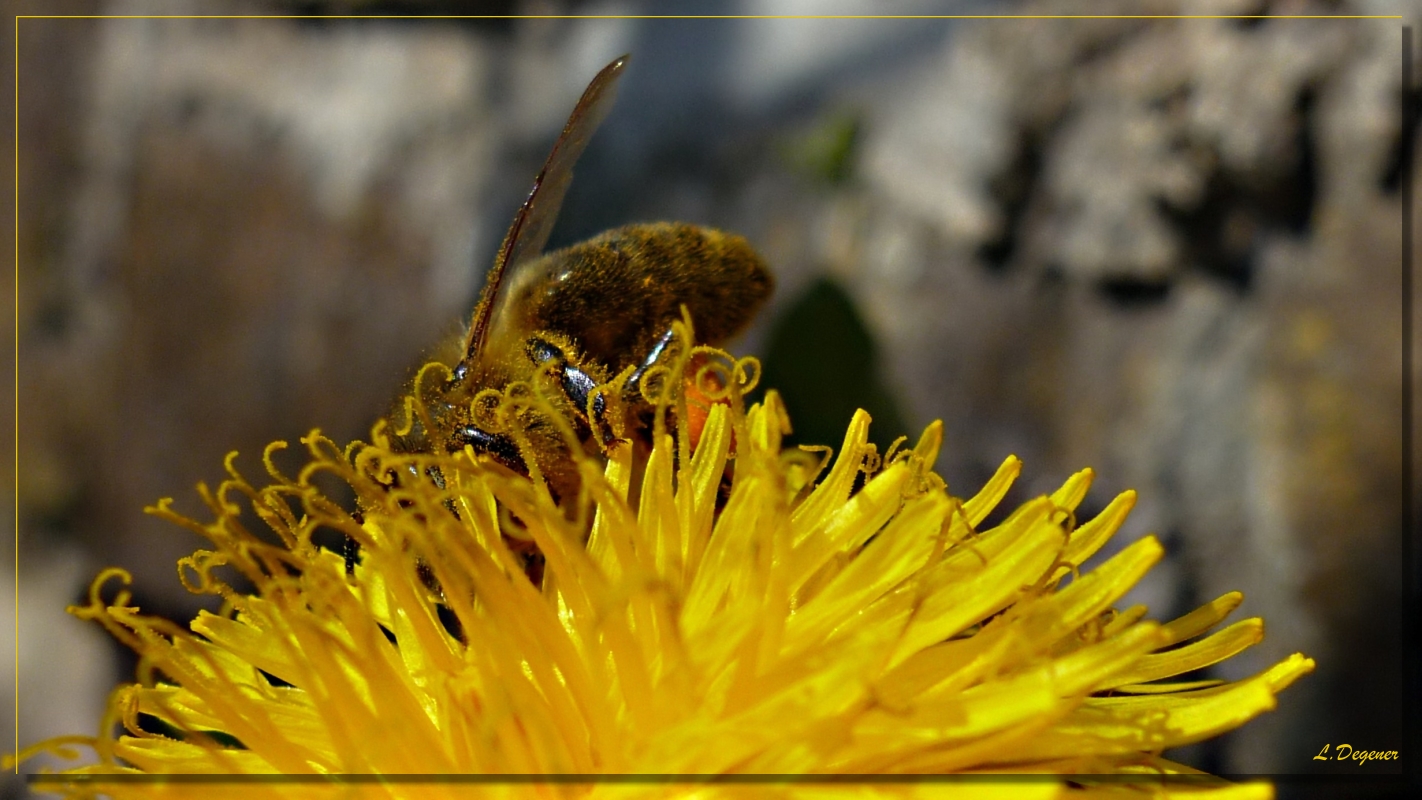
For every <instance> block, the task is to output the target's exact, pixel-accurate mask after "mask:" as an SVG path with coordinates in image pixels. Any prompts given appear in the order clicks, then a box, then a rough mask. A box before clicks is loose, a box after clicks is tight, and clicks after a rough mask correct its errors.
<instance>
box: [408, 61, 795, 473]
mask: <svg viewBox="0 0 1422 800" xmlns="http://www.w3.org/2000/svg"><path fill="white" fill-rule="evenodd" d="M627 61H628V57H627V56H622V57H621V58H618V59H616V60H615V61H613V62H612V63H611V64H608V65H607V66H606V67H604V68H603V69H602V71H601V72H599V73H598V74H597V76H596V77H595V78H593V80H592V82H591V83H590V84H589V85H588V88H587V89H586V90H585V91H584V92H583V95H582V97H581V99H579V101H578V103H577V105H576V106H575V107H574V108H573V112H572V114H571V115H570V116H569V117H568V122H567V124H566V125H565V126H564V128H563V132H562V134H561V135H560V136H559V137H558V140H557V142H556V143H555V144H554V145H553V150H552V152H551V153H550V154H549V155H548V159H547V161H545V162H544V164H543V168H542V170H541V171H540V172H539V173H538V176H537V178H535V180H534V183H533V190H532V191H531V192H530V193H529V195H528V199H527V200H525V201H524V203H523V205H522V207H520V208H519V210H518V212H517V213H516V214H515V216H514V219H513V224H512V225H510V226H509V231H508V233H507V234H506V235H505V237H504V240H503V243H502V245H501V246H500V248H499V252H498V255H497V257H496V259H495V261H494V264H493V267H492V268H491V269H490V270H489V273H488V276H487V278H486V282H485V285H484V288H483V291H482V292H481V294H480V296H479V301H478V304H477V305H476V306H475V308H474V312H473V316H472V318H471V320H470V324H469V328H468V331H467V332H466V333H465V334H464V335H463V336H461V337H460V338H459V339H458V340H457V343H453V346H450V345H447V346H446V348H445V352H444V358H443V359H442V360H443V363H444V364H445V365H446V366H447V367H448V368H449V372H448V376H447V378H445V379H443V380H441V381H436V382H435V383H436V384H437V385H433V386H422V385H421V381H420V379H419V378H417V379H416V385H415V387H414V389H413V391H412V393H411V396H413V397H414V398H415V401H416V402H415V403H414V404H413V405H414V406H415V411H416V412H417V413H414V414H413V416H412V417H411V418H410V419H408V420H407V422H406V425H405V426H403V430H401V432H400V435H397V436H395V437H394V438H393V439H392V446H393V447H394V448H395V449H396V450H397V451H402V452H413V453H418V452H430V453H434V452H457V451H461V450H463V449H464V448H465V447H466V446H468V447H471V448H472V449H473V450H474V452H475V453H476V454H481V455H484V456H487V457H489V458H491V459H492V460H494V461H496V462H498V463H501V464H503V465H504V466H505V467H507V468H509V469H512V470H515V471H517V472H522V473H524V474H529V473H531V472H532V471H533V470H535V469H536V470H537V472H538V474H539V475H541V476H542V477H543V479H544V480H545V481H546V483H547V485H548V486H549V488H550V490H551V491H552V492H553V493H554V494H555V496H563V497H567V496H569V495H570V494H571V493H573V492H576V490H577V486H578V477H577V469H576V464H575V462H574V460H573V458H572V455H573V454H572V452H571V448H572V446H574V445H572V444H570V443H569V441H568V440H569V437H568V436H567V435H566V433H565V432H566V431H567V430H569V429H571V430H572V431H574V432H575V438H576V439H577V446H581V447H582V448H583V449H584V451H585V452H588V453H590V454H595V453H597V452H598V451H599V450H601V451H604V452H605V451H607V450H608V449H609V448H611V447H612V446H614V445H616V444H617V443H618V442H620V441H625V439H624V438H623V437H622V436H619V435H618V433H619V431H620V432H622V433H624V434H628V435H637V434H638V433H639V426H640V433H641V434H645V427H646V425H647V424H648V422H647V420H649V419H650V415H649V414H648V413H647V412H649V410H650V409H649V402H648V401H647V400H646V399H645V396H644V394H643V393H642V392H641V391H640V387H639V382H640V381H641V380H642V378H643V377H644V376H645V375H646V374H647V372H648V370H651V369H652V368H653V367H655V366H657V365H658V364H659V363H662V362H663V361H664V360H665V359H667V357H668V354H669V353H670V352H671V351H672V350H673V349H674V347H676V346H686V345H696V344H708V345H715V344H718V343H720V342H723V341H725V340H726V339H728V338H730V337H731V336H734V335H735V334H737V333H738V332H740V331H741V330H742V329H743V328H744V327H745V326H746V325H747V324H748V323H749V322H750V320H751V319H752V317H753V316H754V315H755V313H756V312H757V310H758V309H759V308H760V307H761V306H762V305H763V304H764V303H765V301H766V298H767V297H769V295H770V292H771V290H772V288H773V284H774V280H773V278H772V277H771V274H770V271H769V269H768V268H767V267H766V264H765V262H764V261H763V260H762V259H761V258H760V256H759V255H758V254H757V253H756V252H755V250H754V249H752V247H751V246H750V244H749V243H747V242H746V240H745V239H743V238H741V237H740V236H736V235H733V234H729V233H723V232H721V231H718V230H713V229H711V228H703V227H700V226H696V225H689V224H685V223H674V222H658V223H649V224H634V225H627V226H624V227H621V228H617V229H615V230H611V231H608V232H606V233H603V234H601V235H599V236H597V237H594V238H592V239H590V240H588V241H585V242H582V243H580V244H576V245H573V246H571V247H568V248H565V249H562V250H557V251H555V252H552V253H548V254H545V255H540V253H541V251H542V249H543V246H544V245H545V244H546V243H547V240H548V235H549V233H550V232H551V230H552V227H553V223H554V221H555V219H556V218H557V215H558V210H559V207H560V206H561V205H562V202H563V198H564V195H565V194H566V193H567V189H568V185H569V183H570V181H571V179H572V168H573V165H574V164H575V163H576V161H577V160H578V157H579V156H580V155H581V154H582V152H583V150H584V149H585V147H586V146H587V142H588V140H589V139H590V138H591V137H592V135H593V133H594V131H595V130H596V129H597V127H598V125H599V124H600V123H601V122H602V119H603V118H604V117H605V116H606V115H607V112H608V109H609V108H610V107H611V105H612V102H613V98H614V95H615V89H616V85H617V81H618V79H619V78H620V77H621V76H622V73H623V71H624V69H625V68H626V65H627ZM683 308H685V309H686V312H687V313H688V314H689V315H690V317H691V320H692V323H693V329H694V331H695V336H696V339H697V341H696V342H690V343H687V342H682V343H675V342H674V339H675V333H674V331H673V323H674V322H675V321H677V320H680V319H681V315H682V309H683ZM540 377H543V379H544V380H545V381H547V382H548V383H551V384H552V385H553V386H554V391H553V392H551V394H552V395H553V397H552V400H553V403H552V407H553V411H552V413H553V414H556V415H557V416H558V417H559V419H553V418H551V417H552V415H551V414H550V413H548V412H547V411H543V412H536V411H530V412H528V413H527V414H525V415H523V417H522V418H521V419H520V420H519V424H518V426H517V428H518V430H517V431H514V430H507V429H506V430H498V429H496V426H493V425H489V424H487V423H486V422H485V421H483V418H480V417H479V415H478V413H477V411H478V407H479V403H478V402H477V401H478V398H479V396H480V395H481V393H485V392H487V390H490V389H493V390H501V389H503V388H504V387H506V386H508V385H509V384H510V383H511V382H513V381H524V382H528V383H530V384H532V383H533V381H535V380H537V379H539V378H540ZM611 387H615V388H616V390H617V391H616V400H617V402H615V403H613V402H610V401H609V391H610V388H611ZM614 407H615V410H614ZM395 416H397V415H395V414H392V421H393V418H394V417H395ZM614 416H615V417H616V418H614ZM564 423H566V424H564ZM391 427H392V429H399V428H401V426H391Z"/></svg>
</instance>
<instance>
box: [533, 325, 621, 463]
mask: <svg viewBox="0 0 1422 800" xmlns="http://www.w3.org/2000/svg"><path fill="white" fill-rule="evenodd" d="M526 347H527V350H528V357H529V358H531V359H533V363H534V364H537V365H538V366H540V367H541V366H543V365H544V364H548V363H552V364H553V372H554V374H556V375H557V376H558V382H559V385H561V386H562V388H563V394H565V395H567V397H568V400H569V401H571V402H572V404H573V407H574V408H576V409H578V410H579V411H581V412H583V413H584V414H585V415H588V416H589V417H590V420H589V421H590V422H591V423H593V424H594V425H595V427H596V429H597V431H598V435H599V438H601V439H602V445H603V447H611V446H612V443H613V442H615V441H617V437H616V436H614V435H613V434H612V428H611V427H610V426H609V425H608V424H607V398H605V397H603V396H602V395H601V394H593V390H594V389H596V388H597V381H595V380H593V379H592V376H591V375H588V374H587V373H586V372H583V371H582V370H581V369H580V368H578V367H577V366H576V365H574V364H572V363H571V362H569V360H568V354H567V353H564V352H563V350H562V348H560V347H558V346H557V345H555V344H553V343H551V342H548V341H545V340H543V339H540V338H538V337H537V336H534V337H532V338H530V339H529V340H528V344H527V345H526ZM589 397H591V398H592V403H591V404H589V403H588V398H589ZM589 406H591V407H589Z"/></svg>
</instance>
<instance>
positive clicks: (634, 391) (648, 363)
mask: <svg viewBox="0 0 1422 800" xmlns="http://www.w3.org/2000/svg"><path fill="white" fill-rule="evenodd" d="M675 335H676V330H675V329H673V328H667V332H666V333H663V334H662V335H661V338H659V339H657V343H656V344H654V345H652V351H651V352H650V353H647V357H646V358H644V359H642V364H641V366H639V367H637V369H636V370H634V371H633V372H632V375H631V376H629V377H628V378H627V389H626V393H627V394H628V395H630V396H632V397H634V398H635V397H640V395H641V391H642V387H641V383H642V376H643V375H646V374H647V370H649V369H651V368H652V367H655V366H656V365H657V361H658V360H659V359H661V357H662V354H663V353H665V352H666V351H667V347H669V346H670V345H671V340H672V337H673V336H675Z"/></svg>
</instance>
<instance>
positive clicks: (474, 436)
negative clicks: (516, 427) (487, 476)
mask: <svg viewBox="0 0 1422 800" xmlns="http://www.w3.org/2000/svg"><path fill="white" fill-rule="evenodd" d="M466 444H467V445H469V446H470V447H472V448H474V452H476V453H484V454H485V455H488V456H492V457H493V458H494V460H495V461H497V462H499V463H500V464H503V465H504V466H506V467H508V468H509V469H511V470H514V471H515V472H521V473H523V474H525V475H527V474H528V465H526V464H524V463H523V454H522V453H520V452H519V450H518V442H515V441H514V440H513V438H512V437H509V436H505V435H503V434H502V433H489V432H488V431H486V430H484V429H483V428H480V427H478V426H477V425H465V426H463V427H461V428H458V429H456V430H455V432H454V447H453V448H451V449H460V448H463V447H464V445H466Z"/></svg>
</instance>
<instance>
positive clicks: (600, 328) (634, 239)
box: [525, 222, 774, 371]
mask: <svg viewBox="0 0 1422 800" xmlns="http://www.w3.org/2000/svg"><path fill="white" fill-rule="evenodd" d="M544 258H545V259H548V260H549V264H548V265H547V267H548V268H547V272H545V273H544V274H546V275H547V276H548V278H547V279H546V281H544V282H541V285H537V286H532V287H529V288H530V290H531V292H530V294H529V295H528V296H527V297H526V298H525V302H526V303H527V305H526V306H525V308H526V311H527V313H528V323H529V324H530V325H531V327H532V328H534V329H536V330H552V331H558V332H561V333H564V334H566V335H567V336H569V337H570V338H572V339H573V340H574V341H576V342H577V344H578V346H579V347H580V348H581V349H582V351H583V353H584V354H585V355H586V356H587V357H589V358H593V359H595V360H597V361H599V362H601V363H602V364H605V365H607V366H608V367H609V368H611V369H612V370H614V371H617V370H620V369H622V368H623V367H625V366H627V365H628V364H631V363H635V362H636V361H637V360H638V358H639V357H640V356H641V355H642V354H645V352H646V351H647V349H648V348H650V347H651V345H652V343H653V342H654V341H655V340H656V339H657V337H659V336H660V335H661V334H662V333H663V332H664V331H666V329H667V327H668V326H669V325H670V324H671V322H672V321H673V320H675V319H678V318H679V317H680V315H681V306H682V305H685V306H686V307H687V310H688V311H689V312H690V313H691V318H692V322H693V323H694V325H695V328H696V337H697V339H698V340H700V341H701V342H704V343H708V344H717V343H720V342H723V341H725V340H726V339H728V338H730V337H731V336H734V335H735V334H737V333H739V332H740V331H741V329H742V328H744V327H745V326H746V325H747V323H749V322H750V320H751V318H752V317H753V316H754V315H755V313H756V311H757V310H759V308H760V307H761V305H763V304H764V303H765V300H766V298H768V297H769V296H770V292H771V290H772V288H773V286H774V279H773V278H772V277H771V274H770V270H769V269H768V268H767V267H766V265H765V262H764V261H763V260H762V259H761V258H760V256H759V254H757V253H756V252H755V250H754V248H752V247H751V246H750V243H749V242H747V241H746V240H745V239H744V238H742V237H740V236H736V235H734V234H729V233H724V232H722V231H718V230H715V229H712V228H703V227H700V226H697V225H687V224H683V223H668V222H659V223H651V224H639V225H628V226H625V227H622V228H617V229H614V230H611V231H608V232H606V233H604V234H602V235H600V236H598V237H596V238H593V239H590V240H588V241H586V242H583V243H581V244H577V245H574V246H572V247H569V248H567V249H564V250H559V251H556V252H554V253H549V254H548V255H547V256H545V257H544Z"/></svg>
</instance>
